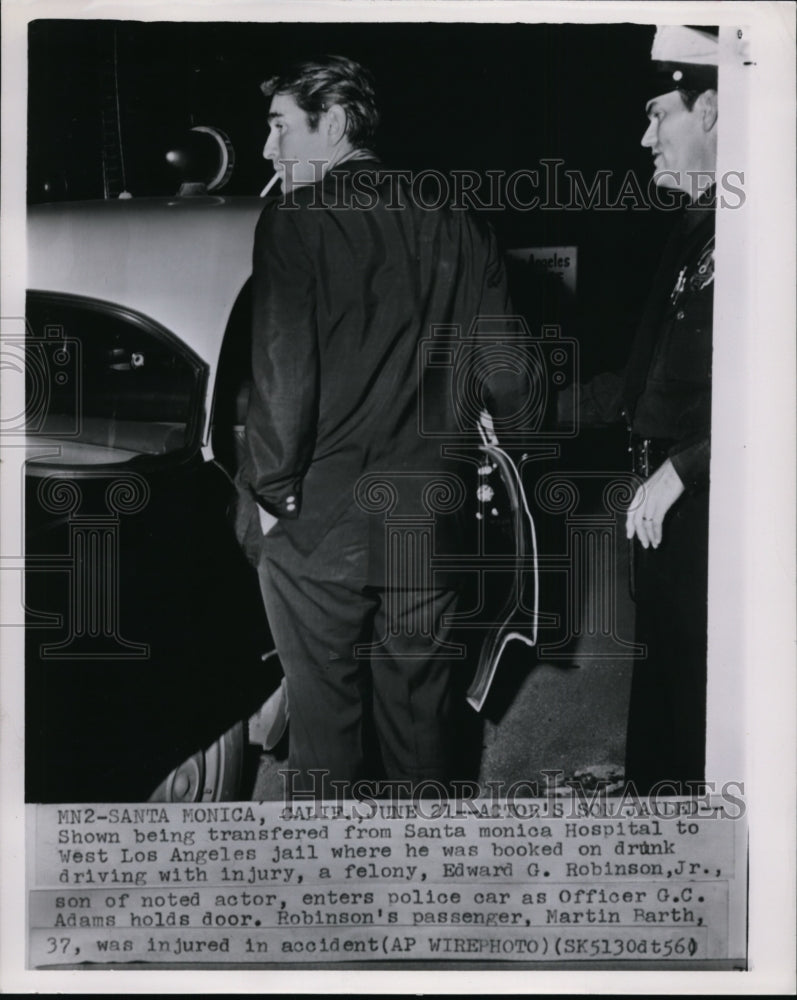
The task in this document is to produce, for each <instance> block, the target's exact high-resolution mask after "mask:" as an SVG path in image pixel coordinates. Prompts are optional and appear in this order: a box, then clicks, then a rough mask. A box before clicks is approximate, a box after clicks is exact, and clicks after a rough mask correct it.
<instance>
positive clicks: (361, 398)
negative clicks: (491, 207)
mask: <svg viewBox="0 0 797 1000" xmlns="http://www.w3.org/2000/svg"><path fill="white" fill-rule="evenodd" d="M264 86H267V90H268V92H269V93H270V94H271V95H272V99H271V105H270V110H269V116H268V118H269V124H270V128H271V131H270V134H269V138H268V141H267V143H266V147H265V151H264V155H265V156H266V157H267V158H268V159H270V160H272V162H273V163H274V166H275V168H276V170H277V172H278V173H279V174H280V176H281V179H282V187H283V198H282V200H276V199H275V200H273V201H272V202H270V203H269V204H267V206H266V207H265V209H264V211H263V215H262V217H261V219H260V222H259V224H258V227H257V231H256V235H255V245H254V262H253V268H254V270H253V300H254V301H253V311H254V316H253V322H254V336H253V358H252V362H253V391H252V396H251V400H250V409H249V414H248V419H247V423H246V452H247V461H246V464H245V467H244V470H243V473H242V475H241V477H240V478H241V482H242V483H243V485H244V486H245V488H246V489H248V490H249V492H250V494H251V496H252V497H254V499H255V500H256V502H257V510H258V514H259V519H260V528H261V532H262V541H261V543H260V545H261V551H260V558H259V575H260V581H261V589H262V593H263V598H264V601H265V606H266V612H267V614H268V618H269V622H270V625H271V628H272V632H273V635H274V640H275V643H276V646H277V651H278V653H279V655H280V658H281V660H282V663H283V667H284V671H285V677H286V681H287V692H288V704H289V711H290V726H289V732H290V744H289V770H290V771H293V772H297V773H294V774H293V775H291V780H290V782H289V784H288V791H289V792H291V791H293V792H297V791H304V792H306V791H311V792H313V793H315V794H317V795H320V794H327V795H329V794H332V790H333V789H334V790H335V791H337V792H338V793H340V791H341V790H343V791H346V789H348V788H349V787H350V785H351V783H352V782H355V781H357V780H358V779H362V778H369V779H372V778H375V777H379V776H380V775H381V776H384V777H387V778H389V779H395V780H402V781H408V782H410V783H411V784H412V785H417V783H418V782H419V781H422V780H424V779H436V780H441V781H445V780H446V779H448V778H450V777H451V776H452V774H453V772H454V769H455V767H454V765H455V758H456V746H455V741H454V733H453V731H452V707H453V706H452V672H453V671H454V670H455V669H456V667H457V666H461V664H462V657H461V650H460V649H459V648H458V647H457V646H456V645H455V644H453V643H452V642H451V630H452V615H454V613H455V612H456V609H457V602H458V598H459V588H458V582H459V581H458V579H457V576H456V575H452V574H451V573H450V572H449V573H434V574H433V573H432V572H431V568H430V557H431V553H430V551H429V548H428V546H427V547H426V548H424V545H425V543H420V544H419V546H418V550H417V551H416V550H415V549H413V552H412V553H411V554H410V557H407V553H406V552H400V551H398V550H391V551H390V552H386V539H387V537H388V536H387V535H386V531H387V529H388V528H389V527H390V526H389V525H386V519H392V522H391V523H392V524H393V526H394V527H395V524H396V523H401V524H404V525H405V527H406V526H409V528H410V529H411V530H410V531H409V533H407V532H405V533H404V534H403V535H401V533H399V536H396V535H395V533H394V534H392V535H391V536H390V537H392V538H396V537H400V538H403V539H404V542H400V543H399V545H403V544H409V545H410V547H411V548H412V546H413V545H414V544H415V542H416V541H418V540H419V539H423V538H425V539H427V541H429V539H431V544H432V546H433V548H434V549H435V550H437V549H440V548H448V550H449V551H450V550H451V546H452V545H454V544H455V539H456V535H457V532H458V531H460V530H461V518H462V500H463V497H462V489H461V483H462V480H461V478H460V477H459V476H458V474H457V468H456V464H455V462H454V461H453V460H452V459H449V458H444V457H443V454H442V450H441V447H440V443H439V440H440V437H439V434H433V435H430V434H427V433H424V432H423V426H422V423H423V421H422V419H421V409H423V411H424V414H423V419H424V420H426V421H431V424H432V425H434V427H435V428H436V429H437V431H438V432H439V431H441V430H442V432H443V435H444V436H445V435H447V436H448V439H449V440H450V439H456V437H457V434H458V433H459V431H460V429H461V425H460V421H461V413H460V412H459V411H458V409H457V406H455V405H454V402H453V400H452V398H451V394H452V390H451V388H449V389H448V391H443V392H440V391H437V390H435V391H432V389H431V382H429V381H428V379H427V374H426V373H425V371H424V370H423V367H422V366H420V357H421V351H420V347H421V342H422V340H423V339H424V338H427V337H429V335H430V331H432V329H433V326H434V325H436V324H439V325H444V326H445V327H447V328H452V327H459V328H460V329H462V330H463V331H465V332H467V331H468V329H470V327H471V325H472V323H473V322H474V320H476V319H477V317H479V316H484V315H491V316H504V315H506V314H508V312H509V311H510V310H509V302H508V296H507V288H506V280H505V274H504V269H503V264H502V261H501V259H500V257H499V255H498V252H497V249H496V244H495V240H494V237H493V235H492V233H491V232H490V230H489V229H488V228H487V227H486V226H483V225H481V224H477V223H476V222H474V221H473V220H472V219H471V218H470V217H469V216H468V215H467V214H466V213H464V212H461V211H460V212H449V211H447V210H443V209H429V208H425V207H423V206H422V205H418V204H415V203H414V201H413V198H412V192H411V189H410V187H409V186H408V185H406V184H404V183H403V182H401V181H400V180H398V179H397V177H396V175H391V174H389V173H387V172H384V171H381V170H380V165H379V163H378V161H377V160H376V157H375V156H374V155H373V153H372V152H370V151H369V149H368V144H369V142H370V141H371V137H372V134H373V130H374V127H375V125H376V124H377V119H378V115H377V110H376V106H375V102H374V91H373V86H372V82H371V78H370V75H369V74H368V73H367V71H365V70H364V69H363V68H362V67H360V66H358V65H357V64H356V63H353V62H351V61H350V60H348V59H344V58H342V57H336V56H329V57H325V58H323V59H320V60H318V61H315V62H308V63H303V64H300V65H297V66H295V67H293V68H292V69H290V70H288V71H287V72H286V73H284V74H283V75H281V76H280V77H277V78H275V79H274V80H272V81H269V84H268V85H264ZM452 363H453V362H452ZM498 369H499V370H497V371H496V372H495V373H494V375H495V377H494V378H493V379H492V380H491V379H490V377H489V374H488V376H486V377H485V379H483V380H482V381H481V382H479V385H480V386H481V391H482V397H481V398H482V401H483V402H484V404H485V406H486V407H487V408H488V409H489V410H490V411H491V412H492V413H493V415H494V416H495V417H496V419H497V420H498V421H499V423H500V421H501V419H502V418H503V417H502V415H503V416H504V417H506V416H508V418H511V415H512V414H515V413H518V412H520V411H522V409H523V405H524V401H525V400H526V399H527V397H528V391H529V384H528V381H527V379H526V378H525V377H524V376H523V375H522V374H520V373H513V372H507V370H506V366H503V367H502V366H500V365H499V366H498ZM424 426H425V425H424ZM435 513H437V514H440V515H441V516H439V517H437V520H436V523H435V526H434V530H433V532H432V534H431V535H430V534H428V533H425V532H424V530H420V531H414V528H413V526H415V528H418V527H419V526H420V528H423V526H424V525H427V524H428V522H429V519H430V514H431V515H434V514H435ZM413 532H414V533H413ZM407 539H410V540H411V541H410V542H407ZM421 550H423V551H421ZM368 666H370V671H369V670H367V669H366V668H367V667H368ZM369 674H370V676H369ZM369 726H373V729H374V731H375V735H376V739H375V746H376V747H377V748H378V750H376V751H374V755H373V756H369V757H368V759H366V755H367V753H368V751H367V750H366V747H367V746H368V743H367V742H366V740H365V739H364V736H365V733H366V731H367V730H368V729H369ZM377 756H381V766H380V764H379V762H378V760H377V759H376V757H377ZM322 776H323V780H322ZM332 781H336V782H340V783H341V784H339V785H338V786H337V787H336V786H333V785H331V784H330V782H332Z"/></svg>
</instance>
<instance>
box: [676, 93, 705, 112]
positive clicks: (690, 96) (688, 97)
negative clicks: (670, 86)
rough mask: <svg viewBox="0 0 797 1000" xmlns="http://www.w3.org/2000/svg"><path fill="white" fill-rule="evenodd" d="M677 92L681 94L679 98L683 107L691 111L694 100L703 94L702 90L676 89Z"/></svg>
mask: <svg viewBox="0 0 797 1000" xmlns="http://www.w3.org/2000/svg"><path fill="white" fill-rule="evenodd" d="M678 93H679V94H680V95H681V100H682V101H683V102H684V107H685V108H686V110H687V111H691V110H692V108H694V106H695V101H696V100H697V99H698V97H700V95H701V94H704V93H705V91H704V90H681V89H680V88H679V89H678Z"/></svg>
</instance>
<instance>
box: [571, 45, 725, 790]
mask: <svg viewBox="0 0 797 1000" xmlns="http://www.w3.org/2000/svg"><path fill="white" fill-rule="evenodd" d="M717 48H718V46H717V37H716V33H714V32H711V31H710V30H708V31H707V30H704V29H694V28H688V27H683V26H675V27H670V26H668V27H664V28H659V29H658V30H657V32H656V37H655V40H654V43H653V51H652V59H653V71H654V81H655V82H654V84H653V89H652V91H651V92H652V93H653V94H654V95H655V96H653V97H652V98H651V99H650V100H649V101H648V103H647V106H646V112H647V115H648V119H649V125H648V128H647V130H646V132H645V134H644V136H643V138H642V145H643V146H645V147H647V148H649V149H650V151H651V153H652V155H653V167H654V178H653V179H654V182H655V184H656V186H657V188H659V189H665V188H671V189H677V190H679V191H681V192H684V193H685V194H686V195H687V196H688V199H689V204H688V207H686V208H685V209H684V211H683V214H682V217H681V218H680V220H679V221H678V223H677V224H676V226H675V228H674V231H673V233H672V235H671V237H670V239H669V241H668V243H667V245H666V247H665V249H664V252H663V255H662V260H661V263H660V266H659V269H658V271H657V273H656V276H655V278H654V281H653V286H652V288H651V291H650V295H649V297H648V300H647V304H646V307H645V310H644V313H643V315H642V319H641V321H640V324H639V327H638V329H637V333H636V337H635V341H634V345H633V348H632V351H631V356H630V359H629V361H628V364H627V366H626V368H625V371H624V372H623V374H622V375H619V376H618V375H604V376H599V377H598V378H596V379H595V380H593V382H592V383H590V384H588V385H585V386H583V387H581V388H580V397H581V404H582V406H581V415H582V419H583V420H584V421H585V422H586V423H588V422H590V421H591V420H595V421H599V422H609V421H610V420H611V419H612V418H614V419H617V418H618V417H619V416H622V417H623V418H625V420H626V421H627V423H628V427H629V430H630V434H631V437H630V451H631V455H632V461H633V468H634V471H635V472H636V473H637V474H638V475H639V476H640V477H641V478H642V479H643V483H642V485H641V486H640V487H639V489H638V491H637V493H636V495H635V497H634V499H633V501H632V503H631V505H630V507H629V510H628V514H627V519H626V533H627V536H628V538H629V539H633V548H634V553H633V572H634V582H635V600H636V609H637V641H638V642H641V643H643V644H644V645H645V647H646V655H644V656H643V657H641V658H640V659H639V660H638V661H637V662H636V664H635V665H634V672H633V680H632V687H631V702H630V707H629V721H628V733H627V742H626V779H627V780H629V781H633V782H634V784H635V786H636V788H637V791H639V792H640V793H647V792H649V791H650V790H651V788H652V787H653V786H654V785H655V784H656V783H657V782H662V781H664V782H675V783H679V784H681V786H683V787H684V791H687V790H688V789H687V788H686V787H685V786H686V783H687V782H690V781H699V780H701V779H703V778H704V772H705V716H706V629H707V620H706V619H707V584H708V579H707V577H708V497H709V455H710V442H711V349H712V315H713V279H714V200H715V197H714V192H715V176H714V175H715V169H716V158H717V121H718V106H717Z"/></svg>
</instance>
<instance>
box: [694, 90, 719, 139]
mask: <svg viewBox="0 0 797 1000" xmlns="http://www.w3.org/2000/svg"><path fill="white" fill-rule="evenodd" d="M695 110H696V111H698V112H699V114H700V117H701V122H702V125H703V131H704V132H710V131H711V130H712V129H713V128H714V126H715V125H716V124H717V114H718V112H719V109H718V102H717V91H716V90H704V91H703V93H702V94H701V95H700V96H699V97H698V99H697V101H696V102H695Z"/></svg>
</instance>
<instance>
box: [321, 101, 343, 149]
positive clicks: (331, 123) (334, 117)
mask: <svg viewBox="0 0 797 1000" xmlns="http://www.w3.org/2000/svg"><path fill="white" fill-rule="evenodd" d="M346 122H347V119H346V112H345V110H344V109H343V108H342V107H341V106H340V105H339V104H330V106H329V107H328V108H327V117H326V128H327V138H328V139H329V141H330V143H331V144H332V145H337V144H338V143H339V142H340V141H341V139H343V138H345V136H346Z"/></svg>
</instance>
